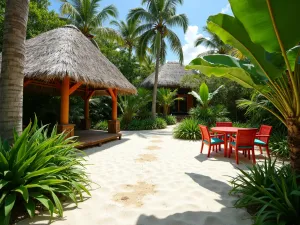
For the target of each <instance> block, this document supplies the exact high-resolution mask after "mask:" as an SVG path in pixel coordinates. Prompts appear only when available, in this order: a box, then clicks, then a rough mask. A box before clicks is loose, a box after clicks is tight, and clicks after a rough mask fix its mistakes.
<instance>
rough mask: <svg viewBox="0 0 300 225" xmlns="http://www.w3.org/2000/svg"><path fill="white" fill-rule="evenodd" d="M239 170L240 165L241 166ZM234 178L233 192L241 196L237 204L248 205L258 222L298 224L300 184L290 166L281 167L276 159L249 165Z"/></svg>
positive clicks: (256, 222) (239, 205)
mask: <svg viewBox="0 0 300 225" xmlns="http://www.w3.org/2000/svg"><path fill="white" fill-rule="evenodd" d="M238 169H239V168H238ZM239 170H240V174H239V175H238V176H237V177H235V178H233V179H232V180H231V184H232V185H233V188H232V190H231V191H230V194H233V195H236V196H238V198H239V199H238V200H237V201H236V202H235V207H237V208H242V207H248V209H249V210H251V212H252V213H253V215H254V220H255V224H265V225H267V224H282V225H298V224H299V221H300V214H299V212H300V185H299V183H298V184H297V179H299V175H298V176H297V175H296V174H295V172H294V171H292V169H291V167H290V165H287V166H282V167H278V166H277V163H276V161H273V162H272V161H271V160H265V162H264V163H263V164H256V165H254V166H251V167H248V171H244V170H242V169H239Z"/></svg>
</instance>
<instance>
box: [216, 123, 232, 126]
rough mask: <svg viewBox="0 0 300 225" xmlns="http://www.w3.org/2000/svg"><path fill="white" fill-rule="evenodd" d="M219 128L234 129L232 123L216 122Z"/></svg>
mask: <svg viewBox="0 0 300 225" xmlns="http://www.w3.org/2000/svg"><path fill="white" fill-rule="evenodd" d="M216 126H217V127H232V122H216Z"/></svg>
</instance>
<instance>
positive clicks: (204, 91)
mask: <svg viewBox="0 0 300 225" xmlns="http://www.w3.org/2000/svg"><path fill="white" fill-rule="evenodd" d="M223 87H224V86H223V85H221V86H220V87H218V88H217V90H215V91H214V92H212V93H209V89H208V86H207V84H206V83H202V84H201V85H200V88H199V93H197V92H195V91H191V92H189V94H191V95H193V96H194V97H195V98H196V100H197V101H198V102H199V103H200V106H201V107H202V108H208V106H209V103H210V102H211V100H212V99H213V97H214V96H215V95H216V94H218V93H219V91H220V89H221V88H223Z"/></svg>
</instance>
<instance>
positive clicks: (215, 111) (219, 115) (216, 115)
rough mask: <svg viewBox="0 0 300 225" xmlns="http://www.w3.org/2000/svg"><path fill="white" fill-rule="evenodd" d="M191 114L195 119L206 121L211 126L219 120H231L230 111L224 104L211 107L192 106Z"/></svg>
mask: <svg viewBox="0 0 300 225" xmlns="http://www.w3.org/2000/svg"><path fill="white" fill-rule="evenodd" d="M189 114H190V115H191V117H192V118H194V119H195V120H200V121H205V122H206V123H207V124H208V125H209V126H211V125H213V124H215V123H216V122H217V121H229V119H228V118H227V115H228V111H227V109H226V107H225V106H224V105H216V106H211V107H209V108H203V107H201V106H197V107H195V108H192V109H191V110H190V112H189Z"/></svg>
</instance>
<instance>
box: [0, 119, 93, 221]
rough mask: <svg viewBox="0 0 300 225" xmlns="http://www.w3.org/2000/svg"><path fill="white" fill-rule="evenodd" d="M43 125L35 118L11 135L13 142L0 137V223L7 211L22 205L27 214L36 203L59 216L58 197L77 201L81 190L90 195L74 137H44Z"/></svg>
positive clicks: (87, 180) (31, 212)
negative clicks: (39, 124)
mask: <svg viewBox="0 0 300 225" xmlns="http://www.w3.org/2000/svg"><path fill="white" fill-rule="evenodd" d="M48 133H49V131H48V128H47V126H43V127H41V128H39V127H38V126H37V120H35V122H34V124H31V123H30V124H29V125H28V127H27V128H26V129H25V130H24V131H23V133H22V134H20V135H18V134H17V133H15V134H14V144H13V145H12V146H10V145H8V143H7V142H3V141H1V140H0V223H1V224H3V225H6V224H9V221H10V216H11V213H12V212H13V211H14V210H15V209H16V208H19V209H20V207H22V206H23V205H24V207H25V208H26V211H27V212H28V214H29V216H30V217H33V216H34V215H35V209H36V206H37V205H38V204H39V205H43V206H44V207H45V208H46V209H47V210H48V211H49V213H50V215H51V217H52V216H53V214H54V213H56V214H58V215H59V216H63V207H62V204H61V200H60V198H61V197H63V196H64V197H65V198H67V199H69V200H71V201H73V202H74V203H76V204H77V202H78V199H77V198H78V196H77V195H79V196H80V199H81V200H82V193H83V192H85V193H87V194H88V195H90V193H89V191H88V190H87V188H86V186H88V185H89V183H90V182H89V179H88V177H87V174H86V172H85V168H84V161H85V160H84V158H82V156H83V154H82V153H81V152H80V151H78V150H77V149H76V148H75V147H76V146H77V145H78V143H77V142H76V141H74V139H71V138H68V139H66V135H65V134H57V133H56V128H55V129H53V131H52V132H50V136H48Z"/></svg>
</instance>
